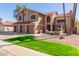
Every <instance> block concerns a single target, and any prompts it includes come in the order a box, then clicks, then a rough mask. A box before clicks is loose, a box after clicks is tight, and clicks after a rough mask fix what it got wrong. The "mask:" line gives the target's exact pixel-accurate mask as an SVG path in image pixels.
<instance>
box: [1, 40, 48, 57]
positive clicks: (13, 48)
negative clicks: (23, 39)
mask: <svg viewBox="0 0 79 59" xmlns="http://www.w3.org/2000/svg"><path fill="white" fill-rule="evenodd" d="M0 55H4V56H5V55H6V56H48V55H47V54H44V53H41V52H38V51H34V50H32V49H29V48H24V47H21V46H17V45H14V44H12V43H8V42H5V41H2V40H0Z"/></svg>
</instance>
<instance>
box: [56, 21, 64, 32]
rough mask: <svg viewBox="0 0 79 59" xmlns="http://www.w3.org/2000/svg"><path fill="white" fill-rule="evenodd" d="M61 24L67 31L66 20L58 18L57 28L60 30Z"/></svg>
mask: <svg viewBox="0 0 79 59" xmlns="http://www.w3.org/2000/svg"><path fill="white" fill-rule="evenodd" d="M61 26H62V28H63V30H64V32H65V21H64V20H57V30H60V27H61Z"/></svg>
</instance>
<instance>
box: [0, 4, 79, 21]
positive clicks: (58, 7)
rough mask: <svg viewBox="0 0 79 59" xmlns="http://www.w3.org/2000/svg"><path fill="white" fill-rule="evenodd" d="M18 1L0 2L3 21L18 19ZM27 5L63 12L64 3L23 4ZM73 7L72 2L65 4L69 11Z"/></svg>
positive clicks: (39, 9)
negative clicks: (16, 12)
mask: <svg viewBox="0 0 79 59" xmlns="http://www.w3.org/2000/svg"><path fill="white" fill-rule="evenodd" d="M16 5H17V4H16V3H0V17H1V18H2V20H3V21H16V19H15V18H14V12H13V11H14V10H15V8H16ZM23 5H25V6H26V7H28V8H30V9H33V10H36V11H40V12H42V13H48V12H56V11H57V12H58V13H59V14H61V13H63V8H62V7H63V6H62V3H26V4H23ZM78 6H79V5H78ZM72 9H73V4H72V3H66V4H65V11H66V12H69V11H70V10H72ZM78 10H79V7H77V14H76V19H79V14H78V13H79V11H78Z"/></svg>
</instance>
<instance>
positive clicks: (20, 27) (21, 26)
mask: <svg viewBox="0 0 79 59" xmlns="http://www.w3.org/2000/svg"><path fill="white" fill-rule="evenodd" d="M31 15H35V19H31ZM19 16H21V17H22V19H21V20H19ZM48 16H49V17H50V22H48V21H47V17H48ZM16 20H17V22H16V23H15V24H14V30H15V32H23V33H46V31H47V30H48V28H47V26H48V27H49V26H50V28H49V30H48V31H57V25H58V23H60V24H59V25H61V23H62V24H63V23H65V22H62V21H63V20H64V17H63V14H58V13H57V12H51V13H48V14H45V13H40V12H38V11H35V10H31V9H28V8H26V9H23V10H22V11H18V12H17V14H16ZM59 20H60V21H59ZM58 21H59V22H58ZM72 24H73V22H72V13H71V12H69V13H67V14H66V26H67V32H71V31H70V29H71V28H72V27H73V26H72ZM53 25H55V26H54V27H53ZM63 27H64V26H63Z"/></svg>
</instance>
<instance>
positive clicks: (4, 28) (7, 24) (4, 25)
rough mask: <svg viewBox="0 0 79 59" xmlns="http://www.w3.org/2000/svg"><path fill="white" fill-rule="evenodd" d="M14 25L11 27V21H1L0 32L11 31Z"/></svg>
mask: <svg viewBox="0 0 79 59" xmlns="http://www.w3.org/2000/svg"><path fill="white" fill-rule="evenodd" d="M13 30H14V27H13V22H9V21H6V22H1V23H0V32H5V31H13Z"/></svg>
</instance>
